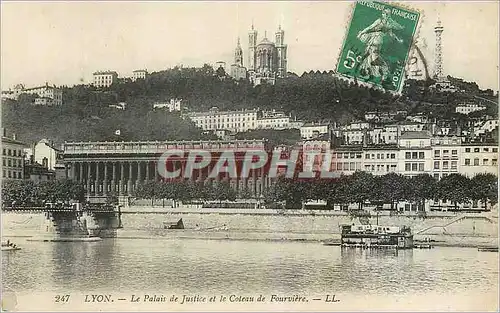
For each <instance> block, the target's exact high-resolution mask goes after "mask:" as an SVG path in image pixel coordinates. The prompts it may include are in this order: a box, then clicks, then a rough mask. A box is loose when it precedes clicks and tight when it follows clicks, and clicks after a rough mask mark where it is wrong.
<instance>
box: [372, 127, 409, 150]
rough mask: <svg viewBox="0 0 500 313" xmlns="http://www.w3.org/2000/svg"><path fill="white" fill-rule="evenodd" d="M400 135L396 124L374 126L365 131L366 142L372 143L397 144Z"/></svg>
mask: <svg viewBox="0 0 500 313" xmlns="http://www.w3.org/2000/svg"><path fill="white" fill-rule="evenodd" d="M400 135H401V131H400V128H399V127H398V126H397V125H388V126H384V127H374V128H372V129H370V130H369V131H367V136H368V143H369V144H374V145H384V144H387V145H393V144H397V143H398V140H399V136H400Z"/></svg>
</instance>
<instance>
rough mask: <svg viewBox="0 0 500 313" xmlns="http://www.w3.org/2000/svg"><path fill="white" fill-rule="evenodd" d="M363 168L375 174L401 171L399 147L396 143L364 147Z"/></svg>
mask: <svg viewBox="0 0 500 313" xmlns="http://www.w3.org/2000/svg"><path fill="white" fill-rule="evenodd" d="M362 160H363V167H362V170H363V171H365V172H368V173H372V174H373V175H385V174H388V173H397V172H398V171H399V168H398V166H399V148H398V146H397V145H396V144H394V145H384V146H378V147H377V146H368V147H364V148H363V153H362Z"/></svg>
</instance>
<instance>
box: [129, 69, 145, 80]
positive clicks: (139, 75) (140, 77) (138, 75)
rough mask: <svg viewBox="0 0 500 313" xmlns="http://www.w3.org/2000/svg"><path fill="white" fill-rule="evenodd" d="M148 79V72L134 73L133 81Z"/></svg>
mask: <svg viewBox="0 0 500 313" xmlns="http://www.w3.org/2000/svg"><path fill="white" fill-rule="evenodd" d="M146 77H148V71H147V70H135V71H133V72H132V80H133V81H136V80H138V79H146Z"/></svg>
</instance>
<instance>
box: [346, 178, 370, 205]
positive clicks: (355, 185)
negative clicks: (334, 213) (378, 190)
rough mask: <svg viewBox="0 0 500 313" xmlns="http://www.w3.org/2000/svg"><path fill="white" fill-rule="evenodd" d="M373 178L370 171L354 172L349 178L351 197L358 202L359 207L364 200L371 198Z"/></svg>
mask: <svg viewBox="0 0 500 313" xmlns="http://www.w3.org/2000/svg"><path fill="white" fill-rule="evenodd" d="M374 183H375V179H374V178H373V175H372V174H371V173H366V172H355V173H354V174H352V175H351V176H350V178H349V188H350V190H351V192H352V195H351V199H352V201H353V202H355V203H358V207H359V209H360V210H361V209H363V204H364V202H365V201H366V200H370V199H372V196H373V194H372V190H373V186H374Z"/></svg>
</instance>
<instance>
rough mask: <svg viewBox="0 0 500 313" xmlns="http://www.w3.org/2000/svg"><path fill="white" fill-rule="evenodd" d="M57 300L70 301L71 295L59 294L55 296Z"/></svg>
mask: <svg viewBox="0 0 500 313" xmlns="http://www.w3.org/2000/svg"><path fill="white" fill-rule="evenodd" d="M54 301H55V302H68V301H69V295H57V296H55V297H54Z"/></svg>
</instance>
